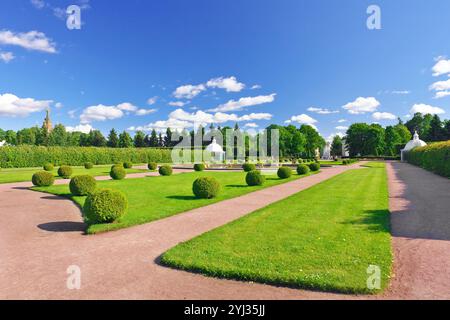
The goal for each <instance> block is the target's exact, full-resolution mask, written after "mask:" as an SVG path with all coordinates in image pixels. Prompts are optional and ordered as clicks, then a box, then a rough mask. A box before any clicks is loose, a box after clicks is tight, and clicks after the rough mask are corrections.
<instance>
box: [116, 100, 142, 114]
mask: <svg viewBox="0 0 450 320" xmlns="http://www.w3.org/2000/svg"><path fill="white" fill-rule="evenodd" d="M116 108H117V109H119V110H122V111H129V112H134V111H137V109H138V107H136V106H135V105H133V104H131V103H129V102H124V103H121V104H118V105H117V107H116Z"/></svg>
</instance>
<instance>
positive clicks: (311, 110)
mask: <svg viewBox="0 0 450 320" xmlns="http://www.w3.org/2000/svg"><path fill="white" fill-rule="evenodd" d="M308 111H309V112H314V113H318V114H331V113H339V111H338V110H335V111H332V110H328V109H325V108H316V107H310V108H308Z"/></svg>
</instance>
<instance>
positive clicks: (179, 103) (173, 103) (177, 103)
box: [169, 101, 187, 107]
mask: <svg viewBox="0 0 450 320" xmlns="http://www.w3.org/2000/svg"><path fill="white" fill-rule="evenodd" d="M186 104H187V102H183V101H170V102H169V106H172V107H184V106H185V105H186Z"/></svg>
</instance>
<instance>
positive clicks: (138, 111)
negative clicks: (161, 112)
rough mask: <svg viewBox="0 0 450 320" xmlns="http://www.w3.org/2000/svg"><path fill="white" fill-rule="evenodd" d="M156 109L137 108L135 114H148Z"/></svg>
mask: <svg viewBox="0 0 450 320" xmlns="http://www.w3.org/2000/svg"><path fill="white" fill-rule="evenodd" d="M156 111H157V109H138V110H136V115H137V116H146V115H148V114H152V113H155V112H156Z"/></svg>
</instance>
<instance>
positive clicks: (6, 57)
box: [0, 52, 15, 63]
mask: <svg viewBox="0 0 450 320" xmlns="http://www.w3.org/2000/svg"><path fill="white" fill-rule="evenodd" d="M14 58H15V56H14V54H13V53H12V52H0V60H2V61H3V62H4V63H9V62H10V61H11V60H13V59H14Z"/></svg>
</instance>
